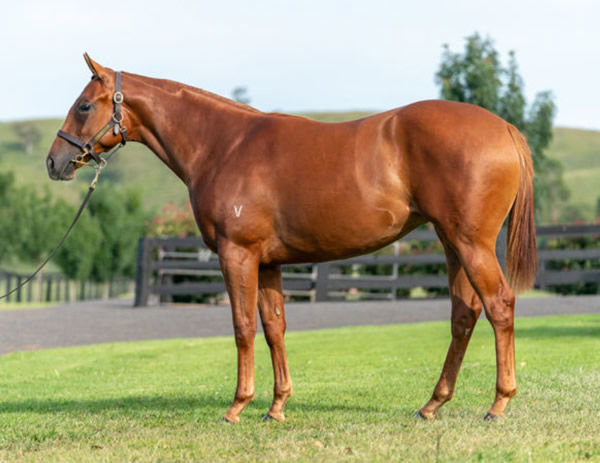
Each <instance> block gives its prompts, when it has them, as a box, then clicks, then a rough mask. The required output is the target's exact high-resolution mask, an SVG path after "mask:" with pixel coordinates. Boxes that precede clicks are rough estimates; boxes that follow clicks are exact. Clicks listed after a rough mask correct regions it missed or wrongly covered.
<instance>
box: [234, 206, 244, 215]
mask: <svg viewBox="0 0 600 463" xmlns="http://www.w3.org/2000/svg"><path fill="white" fill-rule="evenodd" d="M243 207H244V206H243V205H240V206H235V205H234V206H233V212H234V214H235V216H236V217H239V216H240V215H242V208H243Z"/></svg>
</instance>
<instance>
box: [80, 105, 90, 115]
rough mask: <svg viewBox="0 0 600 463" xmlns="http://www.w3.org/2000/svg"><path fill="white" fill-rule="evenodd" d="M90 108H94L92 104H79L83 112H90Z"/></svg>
mask: <svg viewBox="0 0 600 463" xmlns="http://www.w3.org/2000/svg"><path fill="white" fill-rule="evenodd" d="M90 109H92V105H91V104H89V103H82V104H80V105H79V111H80V112H82V113H86V112H88V111H89V110H90Z"/></svg>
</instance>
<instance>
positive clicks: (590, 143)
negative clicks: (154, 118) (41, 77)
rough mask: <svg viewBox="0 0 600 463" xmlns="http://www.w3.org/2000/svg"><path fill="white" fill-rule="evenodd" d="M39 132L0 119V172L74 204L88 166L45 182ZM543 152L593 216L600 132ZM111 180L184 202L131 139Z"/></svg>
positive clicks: (343, 116) (349, 115) (166, 173)
mask: <svg viewBox="0 0 600 463" xmlns="http://www.w3.org/2000/svg"><path fill="white" fill-rule="evenodd" d="M368 114H369V113H368V112H364V111H362V112H361V111H354V112H346V113H336V112H331V113H307V114H305V115H306V116H308V117H312V118H314V119H318V120H322V121H326V122H334V121H342V120H350V119H356V118H360V117H364V116H366V115H368ZM34 122H35V124H37V125H38V126H39V128H40V129H41V132H42V134H43V136H42V139H41V141H40V142H39V143H38V144H37V145H36V146H35V149H34V152H33V153H32V154H31V155H29V156H27V155H24V154H22V149H21V148H20V146H19V144H18V143H17V138H16V136H15V134H14V133H13V131H12V129H11V124H10V123H0V171H3V172H4V171H13V172H14V173H15V175H16V177H17V181H18V183H21V184H25V183H28V184H35V185H39V186H41V187H42V188H49V189H50V190H51V191H52V192H53V193H54V194H56V195H58V196H61V197H63V198H66V199H68V200H70V201H73V203H75V202H77V201H79V200H80V194H83V193H84V192H85V190H86V189H87V185H88V184H89V182H90V180H91V177H92V172H93V171H92V169H89V170H88V172H87V173H84V172H83V171H80V172H81V175H79V176H78V180H77V181H76V183H75V184H73V183H64V182H51V181H49V180H48V177H47V174H46V168H45V165H44V158H45V156H46V154H47V153H48V150H49V148H50V146H51V144H52V141H53V140H54V137H55V134H56V130H57V129H58V128H60V125H61V121H60V120H58V119H47V120H40V121H34ZM548 154H549V155H550V156H551V157H553V158H556V159H559V160H560V161H561V162H563V164H564V166H565V180H566V182H567V186H568V187H569V189H570V190H571V192H572V194H571V202H572V203H573V204H577V205H580V206H581V207H582V208H583V209H584V210H585V212H586V214H587V217H588V218H589V219H592V218H593V217H594V214H595V208H596V201H597V198H598V196H599V195H600V193H599V192H600V132H597V131H590V130H578V129H566V128H557V129H556V130H555V136H554V141H553V143H552V145H551V147H550V148H549V151H548ZM106 180H111V181H113V182H115V183H116V184H117V185H118V186H119V187H120V188H126V187H133V188H136V189H138V190H140V191H141V192H142V195H143V198H144V201H145V204H146V206H147V207H148V208H151V209H153V210H155V211H158V210H160V208H161V207H163V206H164V205H165V204H166V203H168V202H169V201H174V202H176V203H178V204H183V203H185V202H186V201H187V199H188V196H187V190H186V188H185V186H184V185H183V183H182V182H181V181H180V180H179V179H178V178H177V177H175V175H174V174H173V173H172V172H171V171H170V170H169V169H168V168H166V167H165V166H164V165H163V164H162V163H161V162H160V161H159V160H158V158H157V157H156V156H155V155H154V154H152V153H151V152H150V151H149V150H147V149H146V148H145V147H143V146H142V145H140V144H136V143H131V144H130V145H128V146H127V147H126V149H124V150H123V151H121V152H120V153H119V154H118V155H117V156H116V157H115V158H113V160H112V161H111V167H110V168H109V169H107V170H105V171H104V173H103V177H102V182H105V181H106Z"/></svg>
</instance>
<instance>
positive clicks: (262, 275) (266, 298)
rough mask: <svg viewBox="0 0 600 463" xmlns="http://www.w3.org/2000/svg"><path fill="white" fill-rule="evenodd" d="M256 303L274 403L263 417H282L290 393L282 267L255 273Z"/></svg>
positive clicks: (269, 268) (290, 381) (278, 418)
mask: <svg viewBox="0 0 600 463" xmlns="http://www.w3.org/2000/svg"><path fill="white" fill-rule="evenodd" d="M258 286H259V289H258V307H259V310H260V318H261V320H262V326H263V330H264V332H265V338H266V340H267V344H268V345H269V349H270V350H271V361H272V362H273V374H274V387H273V403H272V404H271V408H270V409H269V411H268V413H267V415H266V416H265V419H275V420H277V421H283V420H284V419H285V417H284V415H283V407H284V406H285V403H286V402H287V399H288V398H289V397H290V396H291V395H292V380H291V378H290V371H289V368H288V363H287V356H286V353H285V341H284V334H285V311H284V307H283V294H282V284H281V268H280V267H265V268H261V269H260V270H259V274H258Z"/></svg>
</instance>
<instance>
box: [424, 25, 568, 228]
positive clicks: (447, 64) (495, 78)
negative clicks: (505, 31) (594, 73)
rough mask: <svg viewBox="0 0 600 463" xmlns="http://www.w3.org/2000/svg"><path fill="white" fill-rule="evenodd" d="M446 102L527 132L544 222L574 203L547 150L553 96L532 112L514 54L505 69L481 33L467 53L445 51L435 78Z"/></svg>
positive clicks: (543, 97)
mask: <svg viewBox="0 0 600 463" xmlns="http://www.w3.org/2000/svg"><path fill="white" fill-rule="evenodd" d="M435 81H436V83H437V84H438V85H439V86H440V96H441V97H442V98H444V99H447V100H454V101H461V102H464V103H471V104H475V105H479V106H482V107H484V108H486V109H488V110H489V111H491V112H493V113H495V114H497V115H499V116H500V117H502V118H503V119H505V120H507V121H508V122H510V123H511V124H513V125H515V126H516V127H517V128H518V129H519V130H520V131H521V132H523V133H524V134H525V135H526V137H527V141H528V143H529V147H530V149H531V153H532V157H533V165H534V169H535V172H536V176H535V178H534V188H535V193H536V195H535V203H536V211H537V213H538V218H541V220H543V221H556V220H557V218H558V217H559V214H560V207H562V206H563V205H564V204H565V202H566V200H567V199H568V197H569V190H568V189H567V187H566V185H565V183H564V180H563V166H562V164H561V163H560V162H559V161H556V160H554V159H550V158H548V157H547V156H546V155H545V153H544V150H545V149H546V148H547V147H548V145H549V144H550V142H551V141H552V121H553V119H554V115H555V112H556V106H555V104H554V100H553V96H552V93H551V92H549V91H545V92H540V93H538V94H537V95H536V97H535V99H534V101H533V103H532V104H531V105H530V106H529V107H527V100H526V98H525V96H524V94H523V79H522V77H521V75H520V74H519V68H518V64H517V60H516V57H515V53H514V52H512V51H511V52H510V54H509V59H508V65H507V66H506V67H505V66H503V65H502V63H501V61H500V58H499V55H498V52H497V51H496V50H495V49H494V46H493V42H492V41H491V40H490V39H483V38H482V37H481V36H480V35H479V34H477V33H475V34H473V35H472V36H470V37H467V39H466V44H465V50H464V52H463V53H454V52H452V51H451V50H450V48H449V46H448V45H444V51H443V54H442V62H441V64H440V68H439V70H438V72H437V73H436V75H435Z"/></svg>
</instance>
